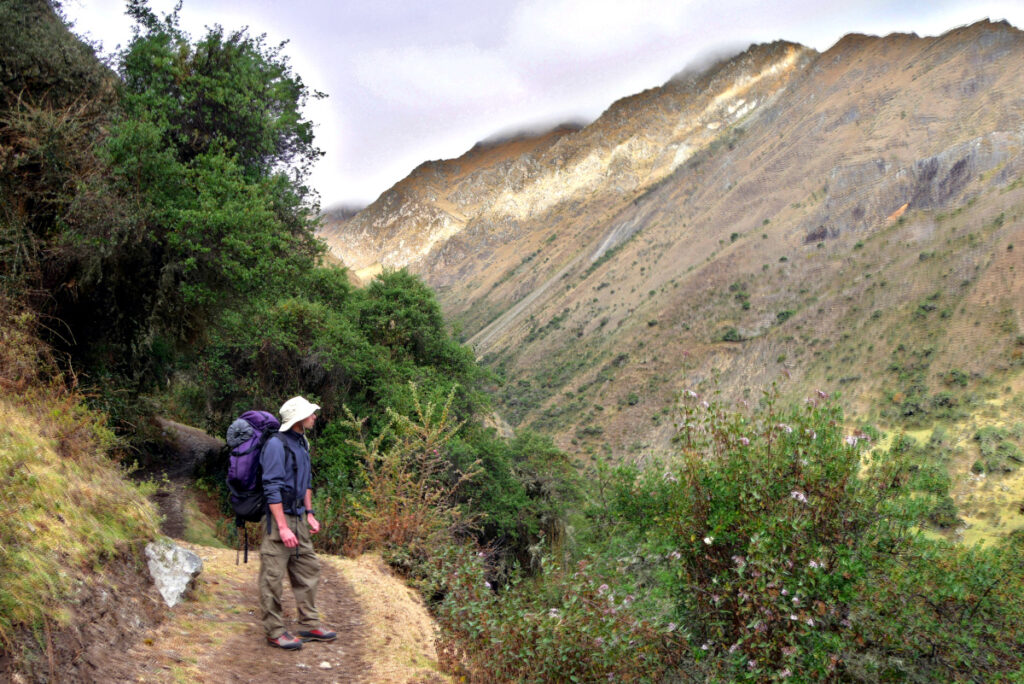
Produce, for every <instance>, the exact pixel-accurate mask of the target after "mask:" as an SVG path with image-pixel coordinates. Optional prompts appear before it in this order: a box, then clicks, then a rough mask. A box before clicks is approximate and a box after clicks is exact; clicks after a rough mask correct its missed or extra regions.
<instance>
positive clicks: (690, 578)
mask: <svg viewBox="0 0 1024 684" xmlns="http://www.w3.org/2000/svg"><path fill="white" fill-rule="evenodd" d="M763 403H764V406H763V410H762V411H760V412H758V413H756V414H752V415H748V414H745V413H742V412H735V411H730V410H727V409H726V408H725V407H724V406H723V405H722V404H720V403H718V402H715V401H712V402H710V403H709V402H707V401H702V400H701V399H700V398H699V397H697V396H696V395H695V394H692V393H691V394H688V395H685V396H684V397H683V400H682V402H681V405H680V416H679V418H680V420H679V423H678V430H679V432H678V444H679V450H680V453H679V456H680V462H679V463H678V465H677V466H676V470H675V471H670V472H671V476H670V477H665V476H663V477H662V478H660V480H661V481H660V482H659V483H658V485H657V488H656V489H645V488H644V487H643V485H642V484H641V483H642V482H645V481H646V482H649V481H650V478H648V479H647V480H642V479H637V480H636V483H637V484H638V485H639V488H638V489H637V490H635V491H634V498H641V499H642V498H644V497H646V496H648V495H649V494H653V495H654V496H656V497H657V498H659V499H661V501H660V504H659V507H660V509H661V511H662V514H661V515H658V516H656V517H655V519H654V521H653V523H651V524H650V527H649V529H648V531H647V538H648V540H650V541H649V543H652V544H654V545H656V546H658V547H659V548H660V549H661V550H662V551H665V552H667V554H666V557H667V558H668V559H669V562H670V570H671V572H670V574H669V578H670V580H669V582H670V584H671V586H672V591H673V593H674V595H675V596H676V604H677V608H678V619H679V621H680V623H681V624H685V625H686V626H687V629H688V631H689V632H690V634H691V635H692V643H691V648H692V649H693V653H694V655H695V657H696V658H697V659H698V661H699V662H701V664H702V666H703V667H704V668H705V670H706V673H705V676H708V677H711V678H723V679H728V680H733V681H741V680H750V681H763V680H767V679H787V678H790V677H797V678H799V679H801V680H825V679H830V678H850V677H859V676H863V677H866V678H875V677H878V676H880V675H882V676H885V677H897V678H912V679H913V678H922V677H923V678H924V679H933V678H938V679H952V678H955V677H956V676H957V675H956V673H957V672H962V671H963V670H962V668H964V667H966V666H967V664H968V663H970V664H971V666H972V667H977V668H980V667H983V666H984V667H994V665H992V663H997V662H998V663H1000V665H999V666H1000V667H1002V668H1003V670H1002V671H1004V672H1005V671H1007V669H1008V670H1009V671H1015V670H1016V669H1017V668H1019V667H1021V665H1022V662H1021V656H1020V652H1019V648H1018V650H1017V653H1016V655H1015V656H1011V655H1010V654H1011V653H1013V650H1014V649H1013V645H1014V644H1018V645H1019V643H1020V641H1019V639H1020V638H1021V628H1020V627H1019V626H1018V625H1017V624H1014V622H1015V621H1016V622H1017V623H1018V624H1019V617H1020V615H1021V612H1022V611H1021V610H1020V608H1019V607H1013V604H1012V603H1011V604H1009V605H1007V604H1006V603H1005V602H1004V600H1003V599H1002V598H999V597H1001V596H1005V595H1006V594H1007V593H1008V592H1009V593H1012V592H1013V591H1019V590H1020V587H1021V585H1022V573H1021V567H1020V566H1019V565H1018V566H1017V567H1016V570H1015V571H1008V568H1012V567H1013V563H1012V561H1011V560H1010V559H1012V558H1019V557H1020V551H1019V549H1016V550H1014V547H1012V546H1011V547H1008V548H1007V549H1004V550H994V551H989V552H983V551H980V550H965V549H962V548H956V547H952V546H951V545H948V544H943V543H940V542H936V541H932V540H929V539H928V538H926V537H924V536H923V535H922V534H921V533H920V532H919V525H920V524H922V523H923V521H924V519H925V517H926V516H927V514H928V513H929V512H930V511H931V507H932V503H931V501H930V500H929V499H928V497H925V496H919V495H916V494H915V493H913V492H911V490H910V487H909V486H908V484H909V483H910V481H911V477H912V474H913V473H914V472H915V469H916V465H915V464H914V463H912V461H911V456H910V451H909V450H907V449H904V448H895V449H893V450H891V451H889V452H888V453H885V454H881V455H878V456H874V457H869V458H868V459H867V460H866V463H865V464H864V465H863V467H862V462H861V454H860V447H861V446H862V444H863V442H864V441H865V439H866V436H865V435H862V434H844V429H843V422H842V415H841V412H840V410H839V408H838V407H837V406H836V405H835V404H834V403H832V402H829V401H827V397H826V396H825V395H824V394H823V393H819V396H817V397H816V398H815V399H813V400H809V401H808V402H807V403H805V404H804V405H803V406H800V407H796V408H792V409H789V410H786V411H778V410H777V409H776V406H775V401H774V398H773V397H772V396H771V395H768V396H767V397H766V399H765V401H764V402H763ZM938 559H941V562H939V561H938ZM1000 568H1001V569H1002V571H1000V570H999V569H1000ZM925 588H927V592H930V593H922V589H925ZM883 597H884V598H883ZM981 616H984V620H985V624H983V625H978V624H974V623H973V621H972V619H971V618H973V617H981ZM992 625H999V626H1000V629H1001V630H1002V631H1001V632H1000V631H998V630H993V629H992V627H991V626H992ZM982 646H984V647H983V648H982ZM939 655H942V657H938V656H939ZM897 662H898V663H899V664H900V665H899V668H895V666H894V665H893V663H897ZM897 670H898V671H897Z"/></svg>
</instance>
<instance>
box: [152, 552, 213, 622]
mask: <svg viewBox="0 0 1024 684" xmlns="http://www.w3.org/2000/svg"><path fill="white" fill-rule="evenodd" d="M146 559H147V561H148V564H149V574H150V575H151V576H152V577H153V583H154V584H156V588H157V591H159V592H160V595H161V596H162V597H163V599H164V602H165V603H166V604H167V606H168V607H169V608H173V607H174V606H176V605H178V604H179V603H181V601H182V599H183V598H184V597H185V594H186V592H187V591H188V590H189V588H190V587H191V586H192V583H193V582H194V581H195V578H196V577H198V576H199V573H201V572H202V571H203V559H202V558H200V557H199V556H197V555H196V554H194V553H192V552H191V551H189V550H188V549H184V548H182V547H180V546H178V545H177V544H174V543H172V542H170V541H167V540H162V541H155V542H151V543H149V544H146Z"/></svg>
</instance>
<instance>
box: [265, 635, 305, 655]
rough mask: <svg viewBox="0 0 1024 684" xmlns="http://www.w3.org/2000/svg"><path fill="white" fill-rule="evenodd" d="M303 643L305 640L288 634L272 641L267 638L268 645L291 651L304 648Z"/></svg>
mask: <svg viewBox="0 0 1024 684" xmlns="http://www.w3.org/2000/svg"><path fill="white" fill-rule="evenodd" d="M303 641H305V640H304V639H296V638H295V637H293V636H292V635H291V634H289V633H288V632H284V633H282V634H281V636H279V637H277V638H276V639H271V638H270V637H267V643H269V644H270V645H271V646H277V647H278V648H286V649H288V650H290V651H294V650H298V649H300V648H302V642H303Z"/></svg>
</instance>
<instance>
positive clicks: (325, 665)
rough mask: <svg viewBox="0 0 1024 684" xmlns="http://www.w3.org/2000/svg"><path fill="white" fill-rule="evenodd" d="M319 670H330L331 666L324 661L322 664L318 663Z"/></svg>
mask: <svg viewBox="0 0 1024 684" xmlns="http://www.w3.org/2000/svg"><path fill="white" fill-rule="evenodd" d="M320 669H321V670H330V669H331V664H330V663H329V662H327V661H326V660H325V661H324V662H322V663H320Z"/></svg>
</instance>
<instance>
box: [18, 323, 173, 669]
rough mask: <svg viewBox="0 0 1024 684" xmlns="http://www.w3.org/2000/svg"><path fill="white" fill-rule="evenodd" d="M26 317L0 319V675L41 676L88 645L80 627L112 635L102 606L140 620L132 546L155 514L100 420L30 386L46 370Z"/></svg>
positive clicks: (111, 621) (143, 608)
mask: <svg viewBox="0 0 1024 684" xmlns="http://www.w3.org/2000/svg"><path fill="white" fill-rule="evenodd" d="M32 321H33V318H32V317H31V316H30V315H27V314H23V315H21V316H12V315H11V312H10V310H9V309H5V310H4V311H3V318H2V321H0V339H2V343H0V491H2V492H3V501H4V508H5V514H4V515H3V516H2V518H0V575H2V576H3V578H4V581H3V582H2V583H0V651H2V653H3V654H4V655H5V656H6V657H5V658H3V659H2V661H0V663H2V664H0V673H3V674H6V675H10V674H11V672H13V671H17V670H20V671H23V672H24V671H27V672H30V673H34V675H35V676H38V677H45V676H49V677H51V678H52V677H55V676H59V677H64V676H70V674H69V671H68V670H66V669H64V668H66V667H67V666H68V663H69V662H72V661H71V659H69V658H68V657H67V656H68V654H70V653H74V652H75V651H76V650H77V651H78V652H80V653H81V652H83V651H85V652H89V651H90V650H91V649H92V648H94V647H95V646H96V644H94V643H93V642H92V640H93V639H94V638H95V635H93V634H90V623H91V624H92V625H94V627H93V629H96V630H111V633H113V634H117V633H118V629H119V628H121V625H120V624H119V622H118V621H119V619H120V618H119V617H115V616H117V611H113V612H112V611H111V606H110V602H111V601H119V602H121V606H120V608H119V610H121V611H123V614H122V615H121V616H120V617H123V618H125V619H126V620H128V619H131V616H136V619H137V620H139V621H140V624H144V623H145V622H146V621H148V620H149V619H151V618H152V613H153V610H154V608H153V605H152V604H151V603H150V602H149V601H148V600H147V599H144V598H142V594H143V593H144V591H145V587H146V586H147V585H148V584H149V582H148V576H147V574H146V571H145V559H144V557H143V555H142V547H143V546H144V544H145V543H146V542H148V541H150V540H152V539H153V538H154V537H155V536H156V534H157V516H156V514H155V511H154V508H153V506H152V505H151V504H150V502H149V501H148V500H147V499H146V494H147V491H146V490H145V489H144V488H143V489H140V488H139V487H137V486H135V485H132V484H130V483H129V482H128V481H127V480H126V479H125V477H124V473H123V471H122V469H121V468H120V466H119V464H118V463H117V462H116V461H115V460H113V458H112V455H113V453H114V447H115V446H116V442H115V440H114V437H113V435H112V433H111V432H110V431H109V430H108V429H107V428H106V426H105V419H104V416H102V415H99V414H97V413H95V412H93V411H90V410H89V409H87V408H86V407H85V406H84V404H83V398H82V397H81V396H80V395H78V394H76V393H74V392H70V391H68V390H67V389H65V386H64V384H63V383H62V382H61V381H60V379H59V377H58V378H57V379H56V380H53V381H48V380H43V379H40V378H41V374H42V376H43V377H47V376H48V377H53V372H54V368H53V365H52V360H50V359H48V358H47V356H46V348H45V346H44V345H42V344H41V343H39V342H38V340H37V339H36V338H35V336H34V334H33V330H32ZM55 663H56V665H55ZM55 667H56V668H57V669H54V668H55ZM72 667H73V668H74V667H75V666H72ZM12 668H13V669H12ZM58 673H63V674H58Z"/></svg>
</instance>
